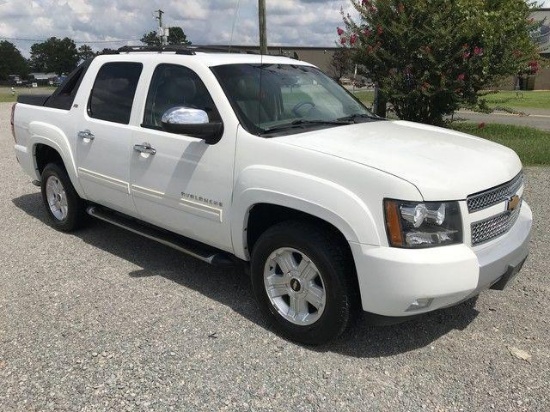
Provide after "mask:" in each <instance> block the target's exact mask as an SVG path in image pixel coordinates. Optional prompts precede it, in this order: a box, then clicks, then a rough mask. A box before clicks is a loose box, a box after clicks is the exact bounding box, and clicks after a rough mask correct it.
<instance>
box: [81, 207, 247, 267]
mask: <svg viewBox="0 0 550 412" xmlns="http://www.w3.org/2000/svg"><path fill="white" fill-rule="evenodd" d="M86 212H87V213H88V214H89V215H90V216H93V217H95V218H97V219H100V220H103V221H104V222H107V223H111V224H113V225H115V226H118V227H120V228H122V229H126V230H128V231H130V232H132V233H135V234H137V235H141V236H144V237H146V238H148V239H151V240H154V241H157V242H159V243H162V244H163V245H166V246H169V247H171V248H173V249H176V250H178V251H180V252H183V253H185V254H187V255H189V256H193V257H194V258H197V259H200V260H202V261H203V262H206V263H209V264H211V265H215V266H233V265H235V263H236V260H235V259H232V257H231V255H229V254H228V253H225V252H223V251H221V250H218V249H215V248H213V247H210V246H207V245H204V244H202V243H199V242H196V241H193V240H191V239H186V238H184V237H183V236H179V235H176V234H175V233H171V232H168V231H166V230H162V229H157V228H155V227H153V226H149V225H147V224H142V223H140V222H139V221H138V220H136V219H133V218H130V217H126V216H124V215H121V214H120V213H117V212H114V211H111V210H109V209H106V208H103V207H99V206H90V207H88V208H87V209H86Z"/></svg>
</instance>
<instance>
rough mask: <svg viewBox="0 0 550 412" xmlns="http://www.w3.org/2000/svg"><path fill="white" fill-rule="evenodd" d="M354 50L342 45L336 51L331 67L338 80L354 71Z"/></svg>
mask: <svg viewBox="0 0 550 412" xmlns="http://www.w3.org/2000/svg"><path fill="white" fill-rule="evenodd" d="M352 58H353V51H352V50H351V49H349V48H347V47H341V48H339V49H338V50H336V51H335V52H334V54H333V55H332V59H331V61H330V68H331V71H332V73H333V76H334V78H335V79H336V80H338V79H340V78H341V77H342V76H344V75H345V74H348V73H351V72H352V71H353V60H352Z"/></svg>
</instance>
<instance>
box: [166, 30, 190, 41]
mask: <svg viewBox="0 0 550 412" xmlns="http://www.w3.org/2000/svg"><path fill="white" fill-rule="evenodd" d="M168 44H185V45H188V46H189V45H191V44H192V43H191V42H190V41H189V40H187V36H186V35H185V33H184V32H183V29H182V28H181V27H169V34H168Z"/></svg>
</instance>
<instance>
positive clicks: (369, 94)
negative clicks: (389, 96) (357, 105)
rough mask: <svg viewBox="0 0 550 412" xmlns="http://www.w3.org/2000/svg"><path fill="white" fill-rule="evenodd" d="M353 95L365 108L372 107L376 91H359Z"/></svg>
mask: <svg viewBox="0 0 550 412" xmlns="http://www.w3.org/2000/svg"><path fill="white" fill-rule="evenodd" d="M353 94H354V95H355V97H357V98H358V99H359V100H361V101H362V102H363V104H365V106H367V107H371V106H372V102H374V90H357V91H355V92H354V93H353Z"/></svg>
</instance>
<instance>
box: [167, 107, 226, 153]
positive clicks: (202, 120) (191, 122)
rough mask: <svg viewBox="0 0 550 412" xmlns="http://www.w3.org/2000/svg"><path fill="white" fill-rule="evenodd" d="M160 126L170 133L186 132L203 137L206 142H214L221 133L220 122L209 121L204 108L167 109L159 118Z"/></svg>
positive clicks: (217, 140) (221, 124)
mask: <svg viewBox="0 0 550 412" xmlns="http://www.w3.org/2000/svg"><path fill="white" fill-rule="evenodd" d="M161 123H162V128H163V129H164V130H165V131H167V132H170V133H177V134H186V135H189V136H193V137H196V138H199V139H203V140H204V141H205V142H206V143H207V144H216V143H218V142H219V141H220V139H221V138H222V134H223V123H222V122H209V121H208V115H207V114H206V112H205V111H204V110H200V109H192V108H190V107H182V106H178V107H173V108H171V109H168V110H167V111H166V112H165V113H164V114H163V115H162V119H161Z"/></svg>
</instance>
